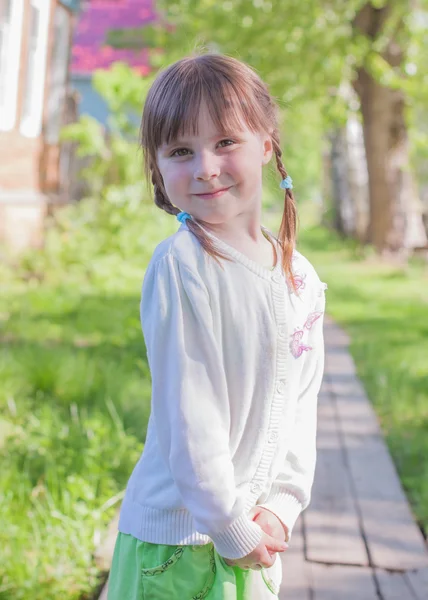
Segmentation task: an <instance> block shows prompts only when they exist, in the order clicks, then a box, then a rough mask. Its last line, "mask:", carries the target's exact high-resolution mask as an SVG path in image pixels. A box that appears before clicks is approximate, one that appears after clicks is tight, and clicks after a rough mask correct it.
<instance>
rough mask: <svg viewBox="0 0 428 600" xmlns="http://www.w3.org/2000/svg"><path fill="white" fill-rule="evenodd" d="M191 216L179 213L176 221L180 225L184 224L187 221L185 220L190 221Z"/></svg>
mask: <svg viewBox="0 0 428 600" xmlns="http://www.w3.org/2000/svg"><path fill="white" fill-rule="evenodd" d="M191 218H192V215H189V213H187V212H179V213H178V215H177V220H178V221H180V223H184V222H185V221H187V219H191Z"/></svg>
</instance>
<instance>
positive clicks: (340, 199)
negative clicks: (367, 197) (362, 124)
mask: <svg viewBox="0 0 428 600" xmlns="http://www.w3.org/2000/svg"><path fill="white" fill-rule="evenodd" d="M329 137H330V144H331V182H332V201H333V206H334V228H335V229H336V231H338V232H339V233H342V234H343V235H345V236H347V237H351V236H353V235H354V233H355V212H354V202H353V198H352V191H351V186H350V180H349V160H348V144H347V139H346V129H345V128H344V127H338V128H337V129H335V130H334V131H333V132H332V133H331V134H330V136H329Z"/></svg>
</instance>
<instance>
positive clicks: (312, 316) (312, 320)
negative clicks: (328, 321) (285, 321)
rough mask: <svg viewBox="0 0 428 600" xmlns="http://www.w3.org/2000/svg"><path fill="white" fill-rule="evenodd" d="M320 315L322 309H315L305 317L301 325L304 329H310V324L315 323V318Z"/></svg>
mask: <svg viewBox="0 0 428 600" xmlns="http://www.w3.org/2000/svg"><path fill="white" fill-rule="evenodd" d="M321 315H322V311H317V312H313V313H310V314H309V315H308V318H307V319H306V323H305V324H304V325H303V327H304V328H305V329H311V327H312V325H313V324H314V323H315V321H316V320H317V319H319V318H320V316H321Z"/></svg>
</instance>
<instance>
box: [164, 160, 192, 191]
mask: <svg viewBox="0 0 428 600" xmlns="http://www.w3.org/2000/svg"><path fill="white" fill-rule="evenodd" d="M188 181H189V174H188V169H186V167H185V166H184V165H182V166H181V168H177V167H174V168H171V169H167V171H166V173H165V175H164V182H165V187H166V188H167V189H168V188H174V189H175V190H177V189H178V188H180V187H183V186H184V185H187V184H188Z"/></svg>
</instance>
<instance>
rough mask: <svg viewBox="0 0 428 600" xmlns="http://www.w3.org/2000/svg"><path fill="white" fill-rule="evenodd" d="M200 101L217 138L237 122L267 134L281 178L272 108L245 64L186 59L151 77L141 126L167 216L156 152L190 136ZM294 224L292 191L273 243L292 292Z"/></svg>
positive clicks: (221, 58) (192, 224)
mask: <svg viewBox="0 0 428 600" xmlns="http://www.w3.org/2000/svg"><path fill="white" fill-rule="evenodd" d="M202 101H203V102H206V104H207V107H208V110H209V113H210V116H211V118H212V120H213V122H214V124H215V125H216V127H217V128H218V130H219V131H220V132H221V133H227V131H230V130H232V129H233V128H235V127H237V126H238V127H239V124H240V123H242V118H243V119H244V120H245V122H246V124H247V127H248V128H249V129H250V130H251V131H253V132H266V133H267V132H269V133H270V136H271V139H272V145H273V150H274V154H275V158H276V167H277V169H278V171H279V173H280V175H281V178H282V179H285V178H286V177H287V171H286V170H285V167H284V165H283V163H282V160H281V156H282V152H281V148H280V139H279V130H278V106H277V104H276V103H275V101H274V100H273V98H272V96H271V95H270V93H269V90H268V88H267V86H266V84H265V83H264V82H263V81H262V80H261V79H260V77H259V76H258V75H257V73H255V71H254V70H253V69H252V68H251V67H249V66H248V65H247V64H245V63H242V62H241V61H239V60H237V59H235V58H232V57H229V56H225V55H222V54H213V53H206V54H201V55H197V56H191V57H186V58H183V59H181V60H179V61H177V62H175V63H173V64H172V65H170V66H169V67H167V68H166V69H165V70H163V71H161V72H160V74H159V75H158V76H157V78H156V79H155V81H154V83H153V85H152V86H151V88H150V90H149V92H148V95H147V98H146V102H145V105H144V111H143V117H142V124H141V143H142V147H143V151H144V167H145V173H146V177H147V181H148V182H150V181H151V182H152V183H153V188H154V201H155V203H156V205H157V206H159V208H162V209H163V210H165V211H166V212H167V213H169V214H171V215H177V214H178V213H179V212H180V209H179V208H177V207H175V206H174V205H173V204H172V203H171V201H170V200H169V198H168V197H167V195H166V192H165V188H164V185H163V179H162V176H161V173H160V171H159V168H158V166H157V163H156V153H157V149H158V148H159V147H160V146H161V145H162V144H163V143H167V144H168V143H170V142H171V141H172V140H174V139H176V138H177V137H178V136H180V135H183V134H186V133H188V132H192V133H193V134H196V129H197V120H198V113H199V107H200V105H201V102H202ZM296 219H297V213H296V204H295V200H294V196H293V192H292V191H291V189H287V190H285V203H284V212H283V215H282V221H281V225H280V229H279V234H278V243H279V245H280V247H281V249H282V268H283V270H284V272H285V274H286V276H287V278H288V279H289V281H290V283H291V284H292V286H293V287H294V289H296V288H295V284H294V278H293V273H292V269H291V260H292V254H293V249H294V246H295V240H296ZM186 225H187V227H188V228H189V230H190V231H191V232H192V233H193V234H194V235H195V236H196V237H197V238H198V240H199V242H200V244H201V246H202V247H203V248H204V250H206V251H207V252H208V253H209V254H210V255H211V256H213V257H214V258H215V260H217V262H219V261H218V258H217V257H220V258H224V259H226V260H230V259H229V258H228V257H227V256H225V255H224V254H222V253H221V252H220V251H219V250H218V249H217V248H216V247H215V245H214V244H213V242H212V238H210V237H209V236H208V235H207V234H206V233H205V231H204V229H203V228H202V227H201V226H200V225H199V224H198V221H197V220H196V219H194V218H192V219H188V220H187V221H186ZM275 255H276V250H275ZM276 259H277V257H276Z"/></svg>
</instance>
